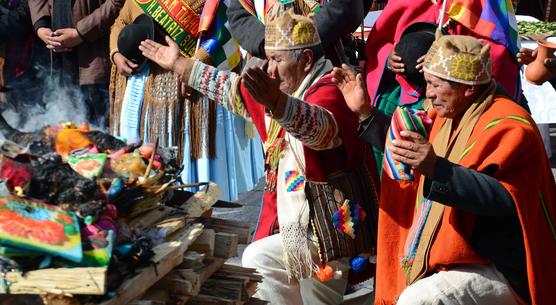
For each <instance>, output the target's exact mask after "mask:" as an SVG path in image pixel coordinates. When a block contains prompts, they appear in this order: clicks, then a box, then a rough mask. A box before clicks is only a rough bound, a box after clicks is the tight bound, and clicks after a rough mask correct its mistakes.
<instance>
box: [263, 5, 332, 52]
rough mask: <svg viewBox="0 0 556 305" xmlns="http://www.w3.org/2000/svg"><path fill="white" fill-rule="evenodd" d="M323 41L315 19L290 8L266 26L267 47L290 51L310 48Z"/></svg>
mask: <svg viewBox="0 0 556 305" xmlns="http://www.w3.org/2000/svg"><path fill="white" fill-rule="evenodd" d="M320 43H321V41H320V37H319V34H318V32H317V30H316V28H315V24H314V22H313V19H311V18H309V17H305V16H301V15H296V14H295V13H294V12H293V10H291V9H290V10H288V11H286V12H285V13H283V14H281V15H279V16H278V17H276V18H274V19H272V20H270V21H269V22H268V23H267V24H266V26H265V49H267V50H276V51H288V50H297V49H305V48H310V47H313V46H316V45H319V44H320Z"/></svg>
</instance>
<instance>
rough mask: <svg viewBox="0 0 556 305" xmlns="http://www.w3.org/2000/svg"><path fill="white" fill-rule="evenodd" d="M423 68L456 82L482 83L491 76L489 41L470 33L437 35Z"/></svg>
mask: <svg viewBox="0 0 556 305" xmlns="http://www.w3.org/2000/svg"><path fill="white" fill-rule="evenodd" d="M423 70H424V71H425V72H427V73H429V74H432V75H434V76H436V77H439V78H442V79H446V80H450V81H454V82H457V83H462V84H466V85H480V84H486V83H488V82H490V80H491V76H492V64H491V61H490V45H488V44H487V45H483V44H482V43H481V41H480V40H478V39H476V38H473V37H470V36H462V35H446V36H441V37H440V38H438V39H437V40H436V41H435V42H434V43H433V44H432V46H431V48H430V49H429V51H428V52H427V55H426V56H425V63H424V65H423Z"/></svg>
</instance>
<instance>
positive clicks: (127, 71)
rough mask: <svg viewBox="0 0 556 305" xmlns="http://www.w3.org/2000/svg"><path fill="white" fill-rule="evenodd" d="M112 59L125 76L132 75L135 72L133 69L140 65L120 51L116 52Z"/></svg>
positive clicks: (119, 71)
mask: <svg viewBox="0 0 556 305" xmlns="http://www.w3.org/2000/svg"><path fill="white" fill-rule="evenodd" d="M112 59H113V60H114V64H115V65H116V68H118V73H120V74H121V75H123V76H130V75H131V74H132V73H133V70H134V69H137V67H139V65H138V64H136V63H133V62H132V61H131V60H129V59H127V58H125V56H123V55H122V53H120V52H116V53H114V57H113V58H112Z"/></svg>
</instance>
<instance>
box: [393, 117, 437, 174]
mask: <svg viewBox="0 0 556 305" xmlns="http://www.w3.org/2000/svg"><path fill="white" fill-rule="evenodd" d="M431 124H432V120H431V119H430V118H428V117H427V116H426V112H425V111H422V110H414V109H410V108H407V107H397V108H396V110H394V113H393V114H392V123H391V124H390V128H389V129H388V134H387V135H386V147H385V149H384V163H383V165H382V168H383V170H384V171H385V172H386V174H388V176H389V177H390V178H392V179H395V180H404V181H413V180H414V176H413V170H412V169H411V167H410V166H409V165H407V164H405V163H402V162H398V161H395V160H394V159H393V158H392V153H391V152H390V149H389V147H390V145H391V144H392V141H393V140H395V139H402V138H403V137H402V136H401V135H400V132H401V131H404V130H408V131H414V132H418V133H420V134H421V135H422V136H423V137H425V138H427V134H428V132H427V128H428V127H429V126H430V125H431Z"/></svg>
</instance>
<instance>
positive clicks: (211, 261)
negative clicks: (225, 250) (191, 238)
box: [177, 257, 226, 304]
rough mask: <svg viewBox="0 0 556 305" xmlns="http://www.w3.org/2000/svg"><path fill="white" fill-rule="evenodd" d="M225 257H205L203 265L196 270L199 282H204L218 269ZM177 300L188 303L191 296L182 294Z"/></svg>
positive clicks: (180, 302)
mask: <svg viewBox="0 0 556 305" xmlns="http://www.w3.org/2000/svg"><path fill="white" fill-rule="evenodd" d="M225 261H226V259H224V258H220V257H207V258H206V259H205V262H204V264H205V267H203V268H202V269H200V270H198V271H196V272H197V273H198V274H199V275H200V282H201V284H202V283H205V282H206V281H207V280H208V279H209V278H210V277H211V276H212V275H213V274H214V273H215V272H216V271H218V269H220V268H221V267H222V266H223V265H224V262H225ZM178 298H179V301H178V302H177V304H186V303H187V304H189V303H188V302H189V300H191V298H192V296H189V295H182V296H178Z"/></svg>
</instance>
